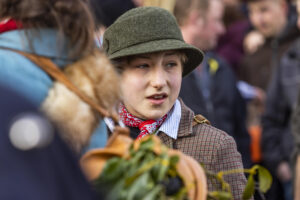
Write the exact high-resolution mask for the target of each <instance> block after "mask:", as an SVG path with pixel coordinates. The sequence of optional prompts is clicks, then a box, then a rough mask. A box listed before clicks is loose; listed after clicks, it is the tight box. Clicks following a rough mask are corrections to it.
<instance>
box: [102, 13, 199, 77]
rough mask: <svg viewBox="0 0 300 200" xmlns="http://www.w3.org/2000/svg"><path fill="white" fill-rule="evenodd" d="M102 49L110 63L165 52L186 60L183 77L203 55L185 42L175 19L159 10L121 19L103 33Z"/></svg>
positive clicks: (132, 14) (195, 65)
mask: <svg viewBox="0 0 300 200" xmlns="http://www.w3.org/2000/svg"><path fill="white" fill-rule="evenodd" d="M103 49H104V50H105V51H106V53H107V55H108V57H109V58H110V59H116V58H121V57H126V56H132V55H137V54H144V53H153V52H159V51H167V50H182V51H183V52H184V53H185V54H186V56H187V62H186V63H185V65H184V67H183V74H182V75H183V76H185V75H187V74H188V73H189V72H191V71H193V69H195V68H196V67H197V66H198V65H199V64H200V63H201V61H202V60H203V53H202V52H201V51H200V50H199V49H198V48H196V47H194V46H192V45H189V44H187V43H185V42H184V40H183V37H182V34H181V31H180V28H179V26H178V24H177V22H176V19H175V17H174V16H173V15H172V14H171V13H170V12H169V11H167V10H165V9H163V8H159V7H139V8H134V9H131V10H129V11H127V12H126V13H124V14H123V15H121V16H120V17H119V18H118V19H117V20H116V21H115V22H114V23H113V24H112V25H111V26H110V27H108V29H107V30H106V31H105V33H104V37H103Z"/></svg>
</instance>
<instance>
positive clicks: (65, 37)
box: [0, 0, 118, 153]
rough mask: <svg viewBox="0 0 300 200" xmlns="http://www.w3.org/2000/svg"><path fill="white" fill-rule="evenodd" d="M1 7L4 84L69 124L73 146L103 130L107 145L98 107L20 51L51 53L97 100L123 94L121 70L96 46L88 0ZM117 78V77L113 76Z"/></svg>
mask: <svg viewBox="0 0 300 200" xmlns="http://www.w3.org/2000/svg"><path fill="white" fill-rule="evenodd" d="M0 7H1V9H0V19H1V22H2V23H1V24H0V30H1V34H0V60H1V62H0V84H2V85H5V86H7V87H9V88H11V89H13V90H15V91H17V92H18V93H20V94H21V95H23V96H24V97H25V98H27V99H28V100H29V101H31V102H32V103H33V104H34V105H36V106H37V107H40V108H42V109H43V111H44V112H45V113H46V114H47V116H49V117H50V118H51V120H53V121H55V122H56V124H57V125H58V126H59V128H61V129H62V130H63V131H62V137H63V138H64V139H65V140H66V141H67V142H68V144H70V146H71V147H72V149H73V150H75V151H77V152H78V153H80V152H81V151H82V150H83V149H84V148H85V147H86V146H88V144H89V140H90V136H91V135H92V134H93V133H95V132H96V133H99V135H100V138H97V139H98V140H100V141H101V142H100V146H102V147H103V146H104V145H105V143H106V129H105V128H102V129H100V128H99V127H97V126H98V125H99V122H100V121H101V120H100V118H99V116H97V115H96V114H95V112H94V110H92V108H90V107H89V106H88V105H87V104H85V103H84V102H82V101H81V100H80V99H79V98H78V97H77V96H76V95H75V94H74V93H73V92H71V91H70V90H68V89H67V88H66V87H65V86H64V85H63V84H60V83H58V82H57V81H55V80H53V78H52V77H51V76H50V75H49V74H47V73H46V72H45V71H44V70H42V69H41V68H40V67H39V66H38V65H36V64H34V63H33V62H31V61H30V60H29V59H27V58H26V57H24V56H23V55H21V54H20V53H17V52H16V51H20V52H25V53H30V54H32V55H35V56H41V57H43V58H48V59H50V62H52V63H54V64H55V65H57V66H58V68H59V70H61V71H64V72H65V75H66V76H68V78H69V79H70V80H71V81H72V82H73V83H74V82H75V83H76V84H75V85H76V86H77V87H78V88H80V89H81V90H82V92H84V93H86V94H87V96H89V97H90V98H92V99H93V100H95V101H97V103H98V101H99V102H101V99H102V100H103V99H105V97H103V96H106V97H107V96H111V97H114V96H117V95H116V93H117V92H118V85H117V84H118V83H117V81H116V79H117V78H115V79H114V78H113V77H117V74H115V76H114V69H113V68H112V67H111V65H110V63H109V61H108V59H107V58H106V57H105V56H104V55H102V56H101V53H100V52H98V51H97V50H95V46H96V45H95V42H94V22H93V18H92V16H91V14H90V11H89V8H88V5H87V3H86V2H85V1H82V0H68V1H67V0H43V1H39V0H22V1H18V0H13V1H11V0H1V1H0ZM74 19H76V20H74ZM110 67H111V69H110ZM104 75H106V76H104ZM111 78H113V79H114V80H112V81H110V80H108V79H111ZM101 80H106V81H107V80H108V81H109V82H110V84H107V83H105V84H101V83H103V82H101ZM103 86H105V87H103ZM114 100H115V99H114V98H111V99H109V101H114ZM108 104H110V103H108Z"/></svg>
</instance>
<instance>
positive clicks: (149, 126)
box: [119, 104, 168, 140]
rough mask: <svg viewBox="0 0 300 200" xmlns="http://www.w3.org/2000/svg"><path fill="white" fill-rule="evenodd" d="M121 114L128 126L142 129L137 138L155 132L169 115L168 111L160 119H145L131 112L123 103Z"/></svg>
mask: <svg viewBox="0 0 300 200" xmlns="http://www.w3.org/2000/svg"><path fill="white" fill-rule="evenodd" d="M119 114H120V119H121V120H122V122H123V123H124V124H125V125H126V126H130V127H138V128H139V129H140V131H141V132H140V134H139V135H138V137H137V138H136V139H137V140H139V139H141V138H143V137H145V136H146V135H149V134H153V133H154V132H155V131H156V130H157V129H158V128H159V127H160V126H161V125H162V123H163V122H164V121H165V120H166V118H167V116H168V113H167V114H165V115H164V116H163V117H162V118H160V119H158V120H153V119H149V120H145V121H143V120H141V119H139V118H137V117H135V116H133V115H132V114H130V113H129V112H128V111H127V109H126V108H125V106H124V105H123V104H121V105H120V110H119Z"/></svg>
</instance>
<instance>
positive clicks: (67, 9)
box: [0, 0, 94, 58]
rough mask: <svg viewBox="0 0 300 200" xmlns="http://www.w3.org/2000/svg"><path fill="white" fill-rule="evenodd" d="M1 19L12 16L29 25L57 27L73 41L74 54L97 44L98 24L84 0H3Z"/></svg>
mask: <svg viewBox="0 0 300 200" xmlns="http://www.w3.org/2000/svg"><path fill="white" fill-rule="evenodd" d="M0 8H1V9H0V19H5V18H12V19H14V20H16V21H17V22H20V23H21V24H22V27H23V28H24V29H25V30H26V29H27V28H34V29H39V28H55V29H58V30H59V32H60V33H62V35H65V36H67V37H68V39H69V40H70V43H71V44H70V45H72V52H70V56H71V57H74V58H75V57H78V56H80V55H84V54H86V53H87V52H90V50H91V49H92V48H93V46H94V23H93V18H92V16H91V14H90V11H89V9H88V5H87V2H86V1H84V0H1V1H0Z"/></svg>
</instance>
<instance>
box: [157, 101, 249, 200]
mask: <svg viewBox="0 0 300 200" xmlns="http://www.w3.org/2000/svg"><path fill="white" fill-rule="evenodd" d="M181 107H182V117H181V121H180V125H179V130H178V138H177V139H176V140H174V139H172V138H170V137H168V136H167V135H166V134H165V133H163V132H160V133H159V134H158V136H159V137H160V139H161V140H162V142H163V143H164V144H166V145H167V146H168V147H170V148H174V149H178V150H180V151H182V152H183V153H185V154H187V155H189V156H192V157H193V158H194V159H196V160H197V161H198V162H199V163H201V164H202V166H203V167H204V168H205V169H206V170H209V171H212V172H214V173H216V172H219V171H227V170H231V169H241V168H243V164H242V159H241V155H240V153H239V152H238V151H237V147H236V144H235V141H234V139H233V138H232V137H231V136H229V135H228V134H227V133H225V132H223V131H221V130H219V129H217V128H214V127H213V126H210V125H208V124H205V123H203V124H197V125H195V126H192V122H193V118H194V113H193V111H191V110H190V109H189V108H188V107H187V106H185V105H184V103H183V102H182V101H181ZM224 179H225V180H226V181H227V182H228V183H229V185H230V187H231V191H232V194H233V196H234V199H242V193H243V190H244V188H245V185H246V178H245V176H244V174H243V173H238V174H233V175H228V176H225V177H224ZM207 184H208V190H209V191H214V190H220V189H221V185H220V184H219V183H218V182H217V181H216V180H215V179H212V178H211V177H207Z"/></svg>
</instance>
